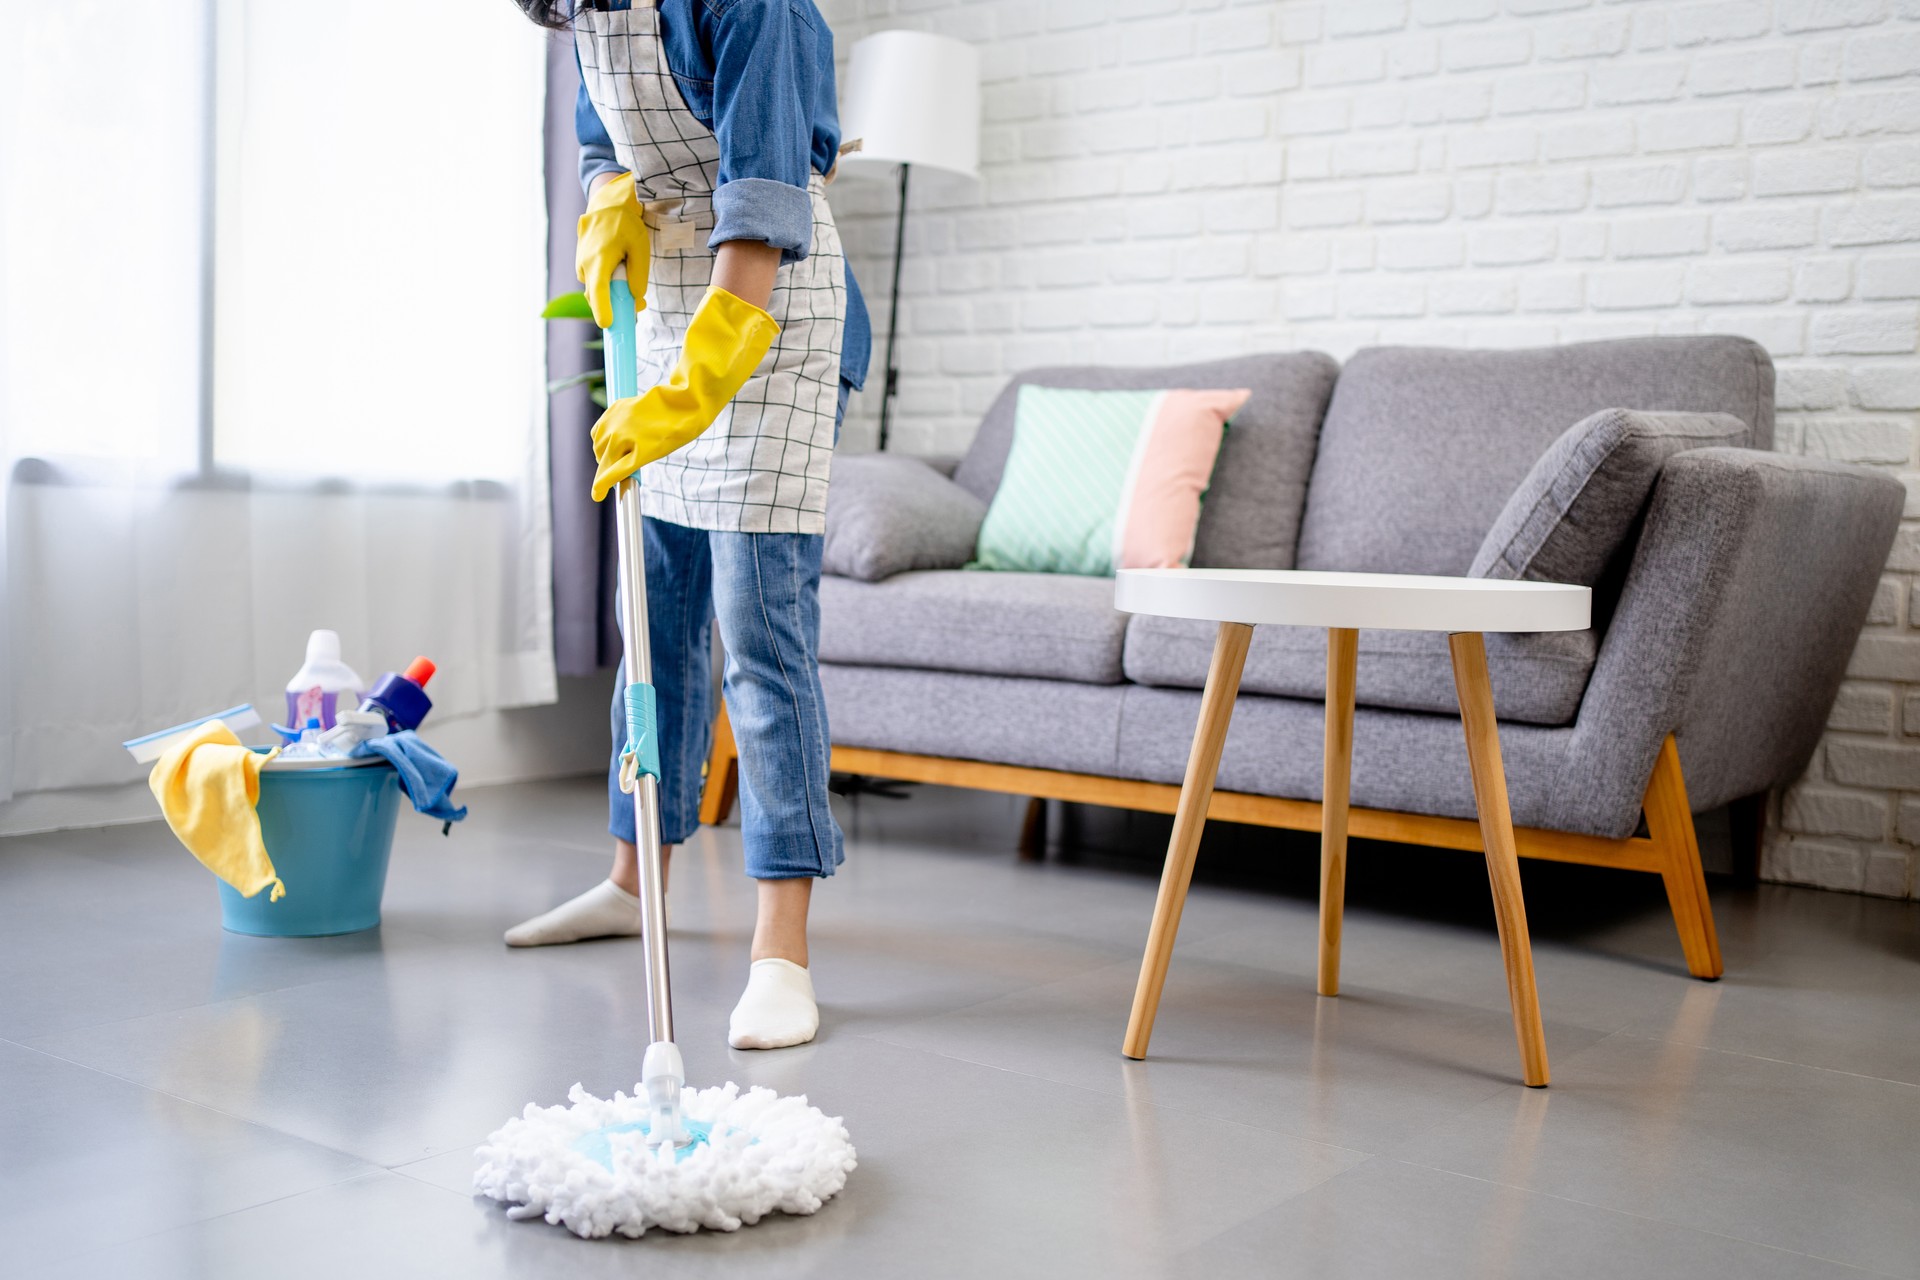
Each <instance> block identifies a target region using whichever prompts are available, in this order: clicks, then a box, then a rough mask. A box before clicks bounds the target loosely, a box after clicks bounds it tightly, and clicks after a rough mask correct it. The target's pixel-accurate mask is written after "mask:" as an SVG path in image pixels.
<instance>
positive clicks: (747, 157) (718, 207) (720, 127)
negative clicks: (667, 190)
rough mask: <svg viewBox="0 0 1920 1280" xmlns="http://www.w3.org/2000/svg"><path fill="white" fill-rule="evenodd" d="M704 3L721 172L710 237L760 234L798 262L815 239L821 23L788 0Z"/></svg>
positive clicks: (712, 240)
mask: <svg viewBox="0 0 1920 1280" xmlns="http://www.w3.org/2000/svg"><path fill="white" fill-rule="evenodd" d="M708 12H709V13H710V14H711V19H712V23H713V26H712V47H713V55H714V71H713V136H714V140H715V141H716V142H718V143H719V144H720V173H719V180H718V184H717V185H716V186H715V188H714V192H713V234H712V235H711V236H709V237H708V239H707V244H708V246H709V247H711V248H718V247H719V246H720V245H722V244H724V243H726V242H727V241H729V240H758V241H761V242H763V243H765V244H770V245H772V246H774V247H775V248H776V249H779V250H780V260H781V261H782V262H798V261H799V260H800V259H802V258H804V257H806V256H807V250H808V248H809V246H810V245H811V244H812V243H813V199H812V197H811V196H810V195H809V194H808V193H807V180H808V177H809V174H810V173H811V169H812V164H811V155H812V148H813V123H812V110H811V108H812V104H813V102H814V99H815V96H816V95H815V90H816V88H817V86H816V85H815V84H814V80H815V78H816V77H817V76H818V74H819V73H818V70H817V68H818V59H817V57H816V43H817V42H818V40H819V39H820V33H819V32H818V31H816V30H815V29H814V27H813V25H812V23H810V22H809V21H808V20H807V19H806V18H805V17H804V16H803V15H801V14H800V13H799V12H798V11H797V10H796V9H795V8H794V6H793V5H791V4H789V3H788V2H787V0H730V2H729V3H723V4H714V3H713V0H709V5H708Z"/></svg>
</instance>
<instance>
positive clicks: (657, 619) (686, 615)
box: [507, 519, 713, 947]
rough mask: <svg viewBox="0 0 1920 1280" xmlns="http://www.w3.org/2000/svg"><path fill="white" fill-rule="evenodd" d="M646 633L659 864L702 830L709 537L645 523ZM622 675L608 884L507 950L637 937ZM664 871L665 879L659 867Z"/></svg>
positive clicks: (518, 937)
mask: <svg viewBox="0 0 1920 1280" xmlns="http://www.w3.org/2000/svg"><path fill="white" fill-rule="evenodd" d="M642 525H643V528H644V530H645V540H646V557H647V631H648V633H649V637H650V640H651V644H652V656H653V688H654V706H655V722H656V724H657V725H658V726H659V730H660V773H661V777H660V788H659V790H660V810H661V813H660V818H661V822H660V826H661V833H660V834H661V851H660V852H661V858H662V860H663V864H664V860H665V859H666V858H667V856H668V855H669V854H670V853H671V852H672V847H673V846H674V845H676V844H679V843H680V842H682V841H684V840H685V839H687V837H689V836H691V835H692V834H693V832H694V830H695V829H696V828H697V827H698V825H699V814H700V787H701V770H702V768H703V767H704V766H705V763H706V759H707V755H708V753H709V751H710V750H711V747H712V743H711V738H712V736H713V697H712V686H713V674H712V670H713V669H712V663H711V659H710V651H711V650H710V646H711V644H712V635H713V593H712V582H713V562H712V559H711V557H710V555H709V552H708V548H707V535H706V534H705V533H704V532H702V531H700V530H697V529H688V528H685V527H683V526H680V525H675V524H667V523H665V522H664V521H659V520H652V519H648V520H645V521H643V522H642ZM626 684H627V680H626V672H625V671H624V670H622V671H621V672H620V673H619V675H618V677H617V679H616V680H615V683H614V691H613V706H612V708H611V711H610V724H611V729H612V736H613V755H612V759H611V760H609V762H608V765H607V829H608V831H609V833H610V834H611V835H612V836H613V838H614V846H613V848H614V852H613V868H612V870H611V871H610V872H609V874H608V876H607V878H606V879H605V880H604V881H602V882H601V883H599V884H597V885H595V886H594V887H593V888H591V889H589V890H587V892H585V893H583V894H581V895H580V896H579V897H577V898H573V899H571V900H570V901H567V902H563V903H561V904H560V905H559V906H557V907H555V908H554V909H553V910H551V911H548V912H546V913H545V914H544V915H539V916H535V917H534V918H533V919H531V920H528V921H525V922H524V923H522V924H518V925H515V926H514V927H513V928H512V929H509V930H508V931H507V945H508V946H515V947H538V946H547V945H550V944H553V943H559V942H578V941H581V940H583V939H586V938H604V937H616V936H636V935H638V934H639V933H640V918H641V917H640V898H639V893H640V873H639V866H640V862H639V852H638V850H637V849H636V847H635V845H634V808H633V795H632V794H631V793H630V792H626V791H623V790H621V788H620V755H621V751H622V749H623V748H624V747H625V745H626V740H627V721H626V703H625V690H626ZM662 871H663V874H664V871H665V866H664V865H663V867H662Z"/></svg>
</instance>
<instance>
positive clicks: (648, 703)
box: [621, 684, 660, 778]
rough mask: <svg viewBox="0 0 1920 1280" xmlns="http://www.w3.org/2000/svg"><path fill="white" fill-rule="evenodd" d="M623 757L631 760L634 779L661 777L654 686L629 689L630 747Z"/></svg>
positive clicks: (630, 687)
mask: <svg viewBox="0 0 1920 1280" xmlns="http://www.w3.org/2000/svg"><path fill="white" fill-rule="evenodd" d="M621 754H623V755H626V756H630V757H632V759H633V764H634V776H635V777H636V778H638V777H639V776H640V775H641V774H646V775H649V776H651V777H654V778H658V777H659V776H660V732H659V730H658V729H657V728H656V727H655V725H654V719H653V686H652V685H650V684H630V685H628V686H627V746H626V750H625V751H624V752H622V753H621Z"/></svg>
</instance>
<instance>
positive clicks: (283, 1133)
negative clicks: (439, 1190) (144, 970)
mask: <svg viewBox="0 0 1920 1280" xmlns="http://www.w3.org/2000/svg"><path fill="white" fill-rule="evenodd" d="M103 1025H111V1024H103ZM0 1044H8V1045H12V1046H14V1047H15V1048H18V1049H24V1050H26V1051H27V1052H28V1053H37V1054H39V1055H40V1056H41V1057H43V1058H48V1059H51V1060H52V1061H54V1062H59V1063H64V1064H65V1065H67V1066H70V1067H75V1068H78V1069H79V1070H81V1071H87V1072H91V1073H92V1074H94V1075H98V1076H104V1077H105V1078H106V1079H108V1080H117V1081H119V1082H120V1083H121V1084H124V1085H127V1086H129V1087H131V1088H135V1089H139V1090H140V1091H141V1092H143V1093H151V1094H154V1095H156V1096H158V1097H162V1098H171V1099H173V1101H175V1102H178V1103H180V1104H181V1105H182V1106H188V1107H193V1108H195V1109H197V1110H200V1111H205V1112H207V1113H208V1114H210V1115H216V1116H221V1117H223V1118H225V1119H227V1120H231V1121H233V1122H234V1123H235V1124H243V1125H246V1126H247V1127H248V1128H250V1129H258V1130H259V1131H261V1132H262V1133H271V1134H273V1135H274V1136H276V1137H280V1138H285V1139H286V1140H287V1141H289V1142H298V1143H302V1144H304V1145H306V1146H309V1147H313V1148H315V1149H316V1150H320V1151H330V1152H332V1153H333V1154H334V1155H337V1156H344V1157H346V1158H347V1159H349V1160H354V1161H357V1162H359V1163H360V1164H363V1165H366V1166H367V1168H368V1171H369V1172H371V1171H373V1170H376V1169H385V1168H386V1167H387V1166H385V1165H383V1164H382V1163H380V1161H378V1160H369V1159H368V1158H367V1157H365V1156H362V1155H356V1154H354V1153H353V1152H351V1151H346V1150H343V1149H342V1148H340V1147H335V1146H329V1145H328V1144H327V1143H324V1142H317V1141H315V1140H314V1139H312V1138H308V1137H304V1136H302V1135H300V1134H297V1133H293V1132H290V1131H289V1130H286V1129H280V1128H276V1127H274V1126H273V1125H270V1124H262V1123H261V1122H260V1121H258V1120H252V1119H249V1118H248V1117H246V1116H243V1115H236V1114H235V1113H233V1112H231V1111H226V1110H223V1109H222V1108H220V1107H215V1106H210V1105H209V1104H207V1103H204V1102H201V1101H199V1100H198V1099H195V1098H189V1097H185V1096H183V1095H181V1094H178V1093H174V1092H173V1091H172V1090H170V1089H161V1088H157V1087H155V1086H154V1085H150V1084H147V1083H146V1082H144V1081H141V1080H135V1079H133V1078H132V1077H130V1076H123V1075H120V1074H118V1073H117V1072H113V1071H108V1070H107V1069H106V1068H104V1067H96V1066H93V1065H92V1064H90V1063H86V1062H81V1061H79V1060H78V1059H77V1058H69V1057H65V1056H64V1055H62V1054H58V1053H54V1052H52V1051H51V1050H47V1049H42V1048H39V1047H38V1046H36V1045H30V1044H21V1043H20V1042H19V1041H17V1040H5V1039H0ZM439 1154H441V1155H445V1154H446V1153H445V1152H441V1153H439ZM425 1158H427V1159H431V1158H432V1157H425ZM354 1176H355V1177H360V1176H363V1175H360V1174H355V1175H354ZM284 1198H285V1197H276V1199H284Z"/></svg>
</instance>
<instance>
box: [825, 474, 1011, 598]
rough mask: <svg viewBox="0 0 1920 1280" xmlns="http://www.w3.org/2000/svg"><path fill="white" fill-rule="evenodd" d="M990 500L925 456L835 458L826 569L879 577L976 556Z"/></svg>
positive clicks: (829, 492)
mask: <svg viewBox="0 0 1920 1280" xmlns="http://www.w3.org/2000/svg"><path fill="white" fill-rule="evenodd" d="M986 514H987V504H986V503H984V502H982V501H980V499H978V498H976V497H974V496H973V495H972V494H971V493H969V492H967V491H966V490H965V489H962V488H961V487H960V486H959V485H957V484H955V483H954V482H953V481H952V480H950V479H948V478H947V477H946V476H944V475H942V474H941V473H940V472H939V471H937V470H935V469H934V468H933V467H931V466H929V465H927V463H925V462H924V461H922V460H921V459H919V458H915V457H910V456H908V455H906V454H899V453H856V454H849V455H847V456H845V457H839V458H835V459H834V461H833V484H832V486H831V487H829V488H828V490H827V542H826V546H825V548H824V549H823V550H822V552H821V557H820V566H821V570H822V572H825V573H834V574H840V575H842V576H843V577H848V578H858V579H860V580H861V581H862V582H878V581H879V580H881V579H882V578H891V577H892V576H893V575H894V574H896V573H904V572H905V571H906V570H908V569H958V568H959V567H960V566H961V565H963V564H965V563H966V562H967V561H969V560H971V559H972V558H973V546H974V542H975V540H976V539H977V538H978V537H979V534H980V521H981V520H982V519H984V518H985V516H986Z"/></svg>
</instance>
